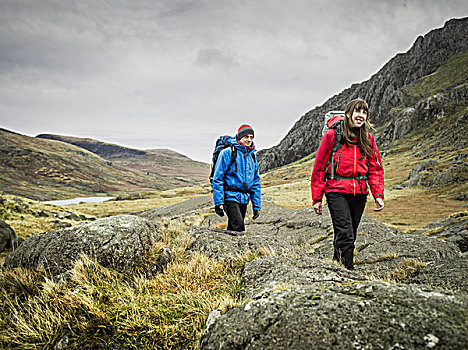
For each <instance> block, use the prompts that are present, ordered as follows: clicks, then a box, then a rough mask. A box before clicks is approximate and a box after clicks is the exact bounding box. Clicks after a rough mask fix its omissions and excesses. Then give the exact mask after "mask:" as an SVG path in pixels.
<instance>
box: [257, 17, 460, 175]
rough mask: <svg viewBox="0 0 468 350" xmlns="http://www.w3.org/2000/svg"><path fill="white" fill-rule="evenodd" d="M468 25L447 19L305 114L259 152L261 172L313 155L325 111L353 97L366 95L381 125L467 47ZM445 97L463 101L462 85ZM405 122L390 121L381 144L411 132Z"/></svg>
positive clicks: (407, 113) (375, 121)
mask: <svg viewBox="0 0 468 350" xmlns="http://www.w3.org/2000/svg"><path fill="white" fill-rule="evenodd" d="M467 28H468V18H461V19H452V20H449V21H448V22H446V23H445V25H444V27H443V28H439V29H435V30H432V31H431V32H429V33H427V34H426V35H424V36H420V37H418V38H417V40H416V41H415V43H414V44H413V46H412V47H411V48H410V49H409V50H408V51H407V52H406V53H403V54H397V55H396V56H395V57H394V58H392V59H391V60H390V61H389V62H388V63H387V64H385V65H384V66H383V67H382V69H380V70H379V71H378V72H377V73H376V74H374V75H373V76H372V77H371V78H370V79H369V80H367V81H365V82H362V83H360V84H353V85H352V86H351V87H349V88H348V89H345V90H344V91H343V92H341V93H340V94H337V95H335V96H333V97H331V98H330V99H328V100H327V101H326V102H325V103H324V104H323V105H321V106H317V107H315V108H314V109H312V110H311V111H309V112H307V113H306V114H305V115H304V116H302V117H301V118H300V119H299V120H298V121H297V122H296V123H295V125H294V126H293V127H292V129H291V130H290V131H289V133H288V134H287V135H286V136H285V137H284V139H283V140H281V142H280V143H279V144H278V145H276V146H274V147H272V148H270V149H266V150H261V151H260V152H259V161H260V170H261V172H265V171H267V170H269V169H273V168H276V167H279V166H282V165H285V164H289V163H291V162H294V161H296V160H299V159H301V158H303V157H305V156H308V155H309V154H311V153H313V152H314V151H315V150H316V148H317V146H318V143H319V141H320V136H321V134H320V133H321V130H322V126H323V116H324V115H325V113H326V112H328V111H329V110H336V109H343V108H344V106H345V104H346V103H347V102H348V101H350V100H352V99H353V98H356V97H361V98H363V99H365V100H366V101H367V102H368V103H369V105H370V116H371V122H372V123H374V124H375V125H376V126H377V127H381V126H384V125H385V124H386V123H387V122H389V121H390V119H391V117H392V115H391V113H390V111H391V110H392V108H396V107H399V106H400V105H402V104H403V103H404V102H405V100H406V98H407V92H405V89H407V88H408V87H409V86H410V85H411V84H413V83H415V82H417V81H418V80H419V79H421V78H423V77H425V76H427V75H429V74H431V73H433V72H434V71H435V70H437V69H438V68H439V67H440V66H441V65H442V64H443V63H444V62H446V61H447V60H449V59H451V58H452V57H453V56H455V55H457V54H459V53H463V52H467V51H468V41H467V40H464V38H466V37H467V35H468V33H467ZM463 96H465V97H463ZM444 98H446V99H450V100H460V99H464V100H465V101H466V88H463V89H453V90H452V91H451V92H450V93H449V94H448V96H446V97H444ZM422 103H423V104H424V102H422ZM426 103H430V101H426ZM419 107H422V105H421V106H419ZM412 113H413V112H412V110H411V109H409V110H407V111H406V112H405V114H404V115H403V117H405V116H406V117H407V118H408V117H409V116H411V114H412ZM435 115H437V113H436V114H435ZM465 121H466V118H465ZM402 124H403V125H402ZM406 124H407V123H404V122H403V121H402V122H400V124H398V125H396V124H395V125H392V126H391V127H390V129H389V130H388V131H387V132H386V133H385V137H384V142H389V141H392V140H394V139H397V138H399V137H403V135H405V134H407V133H408V132H409V131H410V130H405V129H404V125H406ZM465 140H466V139H465Z"/></svg>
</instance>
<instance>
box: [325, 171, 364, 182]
mask: <svg viewBox="0 0 468 350" xmlns="http://www.w3.org/2000/svg"><path fill="white" fill-rule="evenodd" d="M325 179H326V180H341V179H354V180H358V181H367V180H368V179H369V178H368V176H367V175H361V176H340V175H334V174H330V173H329V172H328V171H327V172H326V173H325Z"/></svg>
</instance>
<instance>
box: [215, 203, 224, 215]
mask: <svg viewBox="0 0 468 350" xmlns="http://www.w3.org/2000/svg"><path fill="white" fill-rule="evenodd" d="M215 212H216V214H218V215H219V216H224V211H223V209H222V208H221V205H216V206H215Z"/></svg>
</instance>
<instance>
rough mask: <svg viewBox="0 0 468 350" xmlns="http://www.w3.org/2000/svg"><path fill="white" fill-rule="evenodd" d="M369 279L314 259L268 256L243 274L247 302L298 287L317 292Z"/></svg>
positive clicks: (250, 265)
mask: <svg viewBox="0 0 468 350" xmlns="http://www.w3.org/2000/svg"><path fill="white" fill-rule="evenodd" d="M364 279H365V278H364V277H362V276H360V275H359V274H358V273H356V272H352V271H349V270H346V269H345V268H344V267H341V266H340V265H338V264H335V263H332V262H327V261H323V260H319V259H314V258H310V257H307V256H305V257H301V258H288V257H280V256H265V257H260V258H257V259H254V260H252V261H251V262H249V263H247V264H246V265H245V267H244V270H243V272H242V280H243V283H244V285H245V286H246V288H245V289H244V290H243V291H242V296H243V299H244V300H246V299H249V298H254V299H255V298H257V297H258V295H261V294H263V293H264V292H265V291H271V290H275V289H287V288H289V287H291V286H295V285H315V286H316V287H317V288H324V287H327V286H333V285H335V284H337V283H353V282H354V281H362V280H364Z"/></svg>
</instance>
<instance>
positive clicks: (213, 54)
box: [196, 48, 239, 68]
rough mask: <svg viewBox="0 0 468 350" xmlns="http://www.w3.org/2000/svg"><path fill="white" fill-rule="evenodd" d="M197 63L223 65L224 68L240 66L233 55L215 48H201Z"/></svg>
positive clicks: (199, 64) (200, 64)
mask: <svg viewBox="0 0 468 350" xmlns="http://www.w3.org/2000/svg"><path fill="white" fill-rule="evenodd" d="M196 64H197V65H198V66H201V67H206V66H221V67H223V68H234V67H238V66H239V64H238V63H237V62H236V61H234V59H233V58H232V57H231V55H229V54H228V53H226V52H223V51H221V50H219V49H215V48H207V49H201V50H199V51H198V55H197V60H196Z"/></svg>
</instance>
